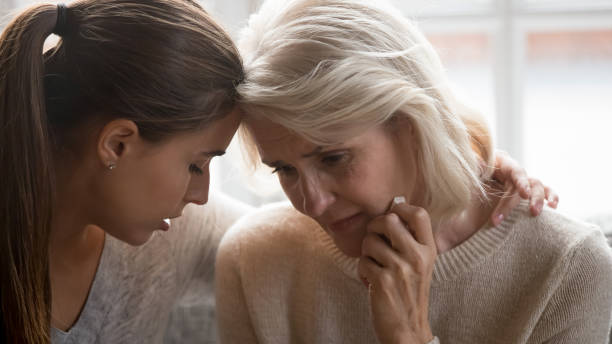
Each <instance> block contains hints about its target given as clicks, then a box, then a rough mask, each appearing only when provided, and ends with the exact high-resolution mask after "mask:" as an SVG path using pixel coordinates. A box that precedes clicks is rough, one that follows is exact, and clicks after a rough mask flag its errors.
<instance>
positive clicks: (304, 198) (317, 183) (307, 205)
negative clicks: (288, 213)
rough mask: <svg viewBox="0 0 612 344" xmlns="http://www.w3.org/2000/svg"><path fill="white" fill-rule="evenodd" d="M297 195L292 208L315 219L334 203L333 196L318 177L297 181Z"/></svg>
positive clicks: (303, 178)
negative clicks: (297, 197) (295, 202)
mask: <svg viewBox="0 0 612 344" xmlns="http://www.w3.org/2000/svg"><path fill="white" fill-rule="evenodd" d="M299 195H300V199H298V200H297V201H298V202H297V203H299V204H294V206H295V207H296V208H297V209H298V210H300V211H301V212H302V213H304V214H306V215H308V216H310V217H313V218H317V217H320V216H321V215H323V214H324V213H325V211H326V210H327V208H328V207H329V206H330V205H331V204H332V203H333V202H334V194H333V193H332V192H331V191H330V190H329V187H328V186H326V185H325V183H323V182H322V181H321V179H320V178H318V177H316V176H315V177H302V178H300V181H299Z"/></svg>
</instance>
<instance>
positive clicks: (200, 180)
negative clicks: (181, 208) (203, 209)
mask: <svg viewBox="0 0 612 344" xmlns="http://www.w3.org/2000/svg"><path fill="white" fill-rule="evenodd" d="M209 185H210V171H209V169H208V166H206V168H205V169H204V173H203V174H202V175H200V176H194V177H192V178H191V182H190V184H189V189H188V190H187V194H186V195H185V201H186V202H187V203H194V204H198V205H203V204H206V202H208V187H209Z"/></svg>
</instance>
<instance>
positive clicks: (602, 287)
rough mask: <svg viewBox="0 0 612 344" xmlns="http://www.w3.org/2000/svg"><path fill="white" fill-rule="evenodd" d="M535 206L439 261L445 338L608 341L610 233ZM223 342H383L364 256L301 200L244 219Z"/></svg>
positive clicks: (222, 275)
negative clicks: (336, 238)
mask: <svg viewBox="0 0 612 344" xmlns="http://www.w3.org/2000/svg"><path fill="white" fill-rule="evenodd" d="M528 213H529V210H528V209H527V204H526V203H525V202H523V203H522V204H521V205H519V206H518V207H517V208H516V209H515V210H514V211H513V212H512V213H511V215H510V216H508V217H507V218H506V219H505V220H504V221H503V222H502V223H501V224H500V225H499V226H497V227H490V228H483V229H481V230H479V231H478V232H477V233H476V234H474V235H473V236H472V237H470V238H469V239H468V240H467V241H465V242H463V243H462V244H460V245H459V246H457V247H455V248H453V249H452V250H450V251H448V252H445V253H443V254H441V255H439V256H438V258H437V260H436V263H435V267H434V274H433V281H432V286H431V296H430V313H429V314H430V324H431V328H432V332H433V334H434V335H435V336H437V337H438V338H439V340H440V342H441V343H453V344H458V343H470V344H475V343H487V344H489V343H589V344H592V343H607V342H608V333H609V330H610V321H611V320H610V319H611V315H612V314H611V311H612V254H611V251H610V248H609V247H608V246H607V244H606V240H605V238H604V236H603V235H602V233H601V232H600V231H599V229H598V228H596V227H594V226H591V225H588V224H585V223H582V222H578V221H575V220H573V219H570V218H567V217H565V216H563V215H560V214H559V213H557V212H555V211H553V210H549V209H545V210H544V212H543V213H542V214H541V215H540V216H539V217H535V218H534V217H531V216H530V215H528ZM216 269H217V278H216V285H217V288H216V299H217V319H218V322H219V334H220V337H221V340H222V343H232V344H233V343H261V344H267V343H351V344H358V343H376V342H377V340H376V336H375V333H374V330H373V326H372V323H371V318H370V311H369V304H368V297H367V289H366V288H365V287H364V286H363V284H362V283H361V282H360V280H359V278H358V277H357V273H356V260H355V259H352V258H349V257H347V256H345V255H343V254H342V253H341V252H340V251H339V250H338V249H337V248H336V247H335V245H334V243H333V241H332V240H331V238H330V237H329V236H328V235H327V234H326V233H325V232H324V231H323V230H322V229H321V228H320V227H319V226H318V225H317V224H316V223H315V222H314V221H312V220H311V219H309V218H307V217H305V216H303V215H301V214H299V213H297V212H296V211H295V210H293V209H292V208H291V207H290V206H289V205H280V206H278V205H277V206H274V207H267V208H264V209H262V210H259V211H257V212H256V213H254V214H252V215H250V216H247V217H245V218H242V219H241V220H240V221H239V222H238V223H236V225H234V227H233V228H232V229H230V231H229V232H228V233H227V234H226V236H225V237H224V238H223V240H222V242H221V246H220V248H219V253H218V257H217V268H216Z"/></svg>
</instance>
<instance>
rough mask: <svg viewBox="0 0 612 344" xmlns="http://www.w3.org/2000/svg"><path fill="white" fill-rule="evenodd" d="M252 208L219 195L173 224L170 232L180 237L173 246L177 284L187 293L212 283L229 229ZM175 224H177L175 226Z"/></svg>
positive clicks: (191, 206) (192, 209) (191, 208)
mask: <svg viewBox="0 0 612 344" xmlns="http://www.w3.org/2000/svg"><path fill="white" fill-rule="evenodd" d="M251 209H252V208H251V207H250V206H247V205H245V204H243V203H241V202H239V201H237V200H234V199H232V198H230V197H228V196H225V195H222V194H217V195H215V197H214V198H213V199H211V200H210V202H209V203H207V204H205V205H203V206H196V205H188V206H187V207H185V210H184V212H183V215H182V216H181V217H179V218H178V219H176V220H175V221H173V224H172V225H173V227H174V228H171V231H174V233H171V234H173V235H175V236H180V238H172V239H173V240H176V242H177V243H176V244H175V245H174V249H175V254H174V256H175V259H176V264H177V270H178V273H177V276H178V282H179V283H180V285H181V286H182V289H183V293H184V292H185V290H199V289H202V288H203V287H202V284H211V285H212V284H213V278H214V266H215V256H216V254H217V247H218V245H219V242H220V241H221V238H222V237H223V235H224V234H225V232H226V231H227V230H228V228H229V227H230V226H231V225H232V224H233V223H234V222H235V221H236V220H238V219H239V218H240V217H241V216H242V215H244V214H246V213H247V212H249V211H250V210H251ZM175 222H176V223H175Z"/></svg>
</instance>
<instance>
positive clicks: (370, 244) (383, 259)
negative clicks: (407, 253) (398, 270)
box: [361, 233, 398, 267]
mask: <svg viewBox="0 0 612 344" xmlns="http://www.w3.org/2000/svg"><path fill="white" fill-rule="evenodd" d="M361 255H362V256H364V257H368V258H370V259H372V260H373V262H374V263H376V264H377V265H378V266H380V267H390V266H392V265H393V264H396V263H397V260H398V257H397V254H396V252H395V251H394V250H390V249H389V243H387V242H386V241H385V240H384V239H383V237H382V236H381V235H379V234H374V233H368V234H367V235H366V236H365V238H364V239H363V242H362V244H361Z"/></svg>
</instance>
